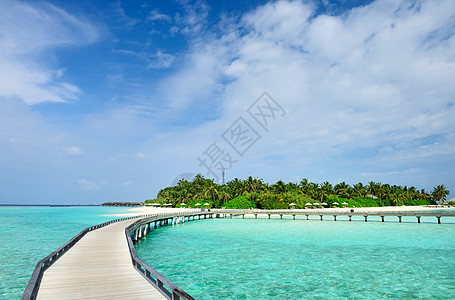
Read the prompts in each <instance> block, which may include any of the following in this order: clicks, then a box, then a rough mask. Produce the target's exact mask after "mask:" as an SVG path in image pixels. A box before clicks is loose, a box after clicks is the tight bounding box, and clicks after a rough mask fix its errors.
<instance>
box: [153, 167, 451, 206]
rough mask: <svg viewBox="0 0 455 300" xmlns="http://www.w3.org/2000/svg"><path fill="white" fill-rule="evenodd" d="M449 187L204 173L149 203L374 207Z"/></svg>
mask: <svg viewBox="0 0 455 300" xmlns="http://www.w3.org/2000/svg"><path fill="white" fill-rule="evenodd" d="M448 194H449V191H448V190H447V188H446V187H445V186H444V185H438V186H437V187H435V188H434V189H433V191H432V192H428V191H425V190H424V189H421V190H418V189H417V188H415V187H413V186H411V187H407V186H399V185H389V184H383V183H379V182H373V181H370V182H369V183H368V184H367V185H363V184H362V183H357V184H354V185H352V186H350V185H349V184H347V183H345V182H341V183H338V184H336V185H334V186H333V185H332V184H330V183H329V182H324V183H322V184H319V183H315V182H310V181H308V179H306V178H305V179H303V180H302V181H300V183H292V182H290V183H284V182H283V181H281V180H279V181H277V182H276V183H274V184H271V185H269V184H268V183H264V182H263V181H262V179H257V178H252V177H251V176H250V177H248V178H247V179H246V180H240V179H237V178H236V179H234V180H231V181H229V182H227V183H226V184H223V185H219V184H216V183H214V182H213V180H212V179H206V178H204V177H203V176H202V175H201V174H198V175H196V176H195V178H194V179H193V180H192V181H187V180H184V179H182V180H180V181H179V182H178V184H177V185H176V186H171V187H166V188H164V189H162V190H160V191H159V193H158V196H157V198H156V199H150V200H147V201H146V203H148V204H151V203H155V204H158V205H164V204H168V205H169V204H171V205H172V206H173V207H207V208H212V207H214V208H222V207H225V208H251V207H253V208H255V207H257V208H262V209H287V208H290V207H291V208H292V207H293V208H305V207H323V206H324V207H339V206H346V207H371V206H399V205H427V204H435V203H436V202H441V201H445V200H446V196H447V195H448Z"/></svg>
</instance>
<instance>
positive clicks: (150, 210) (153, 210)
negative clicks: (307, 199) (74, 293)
mask: <svg viewBox="0 0 455 300" xmlns="http://www.w3.org/2000/svg"><path fill="white" fill-rule="evenodd" d="M351 209H354V211H355V212H356V213H362V212H382V211H384V212H395V211H432V210H435V209H437V210H440V209H454V206H452V207H447V206H445V207H443V206H436V205H433V206H383V207H355V208H351V207H346V208H322V209H321V208H315V209H307V210H304V209H295V211H300V212H301V211H310V212H313V213H314V212H319V211H321V212H326V213H327V212H334V213H335V212H349V211H350V210H351ZM128 211H131V212H130V213H124V214H112V215H108V216H113V217H129V216H138V215H148V214H158V213H171V212H198V211H201V210H200V209H198V208H157V207H150V206H148V207H134V208H130V209H128Z"/></svg>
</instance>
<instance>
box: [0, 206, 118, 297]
mask: <svg viewBox="0 0 455 300" xmlns="http://www.w3.org/2000/svg"><path fill="white" fill-rule="evenodd" d="M124 212H127V209H125V208H118V207H100V206H95V207H82V206H80V207H78V206H72V207H47V206H0V266H1V272H0V299H20V297H21V296H22V293H23V291H24V289H25V286H26V285H27V283H28V281H29V279H30V276H31V275H32V272H33V269H34V268H35V265H36V263H37V262H38V261H39V260H41V259H42V258H44V257H46V256H47V255H48V254H50V253H51V252H52V251H54V250H56V249H57V248H58V247H60V246H62V245H63V244H64V243H66V242H67V241H68V240H70V239H71V238H72V237H73V236H75V235H76V234H78V233H79V232H80V231H81V230H83V229H84V228H86V227H88V226H91V225H95V224H99V223H102V222H105V221H108V220H112V219H115V217H112V216H106V214H118V213H124Z"/></svg>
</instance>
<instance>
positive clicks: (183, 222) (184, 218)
mask: <svg viewBox="0 0 455 300" xmlns="http://www.w3.org/2000/svg"><path fill="white" fill-rule="evenodd" d="M183 224H185V216H183Z"/></svg>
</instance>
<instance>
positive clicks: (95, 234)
mask: <svg viewBox="0 0 455 300" xmlns="http://www.w3.org/2000/svg"><path fill="white" fill-rule="evenodd" d="M135 221H137V219H133V220H127V221H122V222H118V223H113V224H110V225H109V226H106V227H103V228H100V229H97V230H94V231H91V232H89V233H87V234H86V235H85V236H84V237H83V238H82V239H81V240H80V241H79V242H78V243H77V244H76V245H74V246H73V247H72V248H71V249H70V250H69V251H68V252H67V253H66V254H65V255H63V256H62V257H61V258H59V259H58V260H57V261H56V262H55V263H54V264H53V265H52V266H51V267H50V268H49V269H47V270H46V272H44V275H43V279H42V281H41V285H40V288H39V293H38V297H37V298H38V299H59V300H60V299H165V297H164V296H163V295H162V294H161V293H160V292H159V291H158V290H156V289H155V288H154V287H153V286H152V285H151V284H150V283H149V282H147V280H146V279H145V278H144V277H142V275H141V274H139V272H138V271H137V270H135V269H134V267H133V265H132V262H131V256H130V252H129V249H128V244H127V241H126V237H125V227H127V226H128V225H130V224H132V223H133V222H135Z"/></svg>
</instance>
